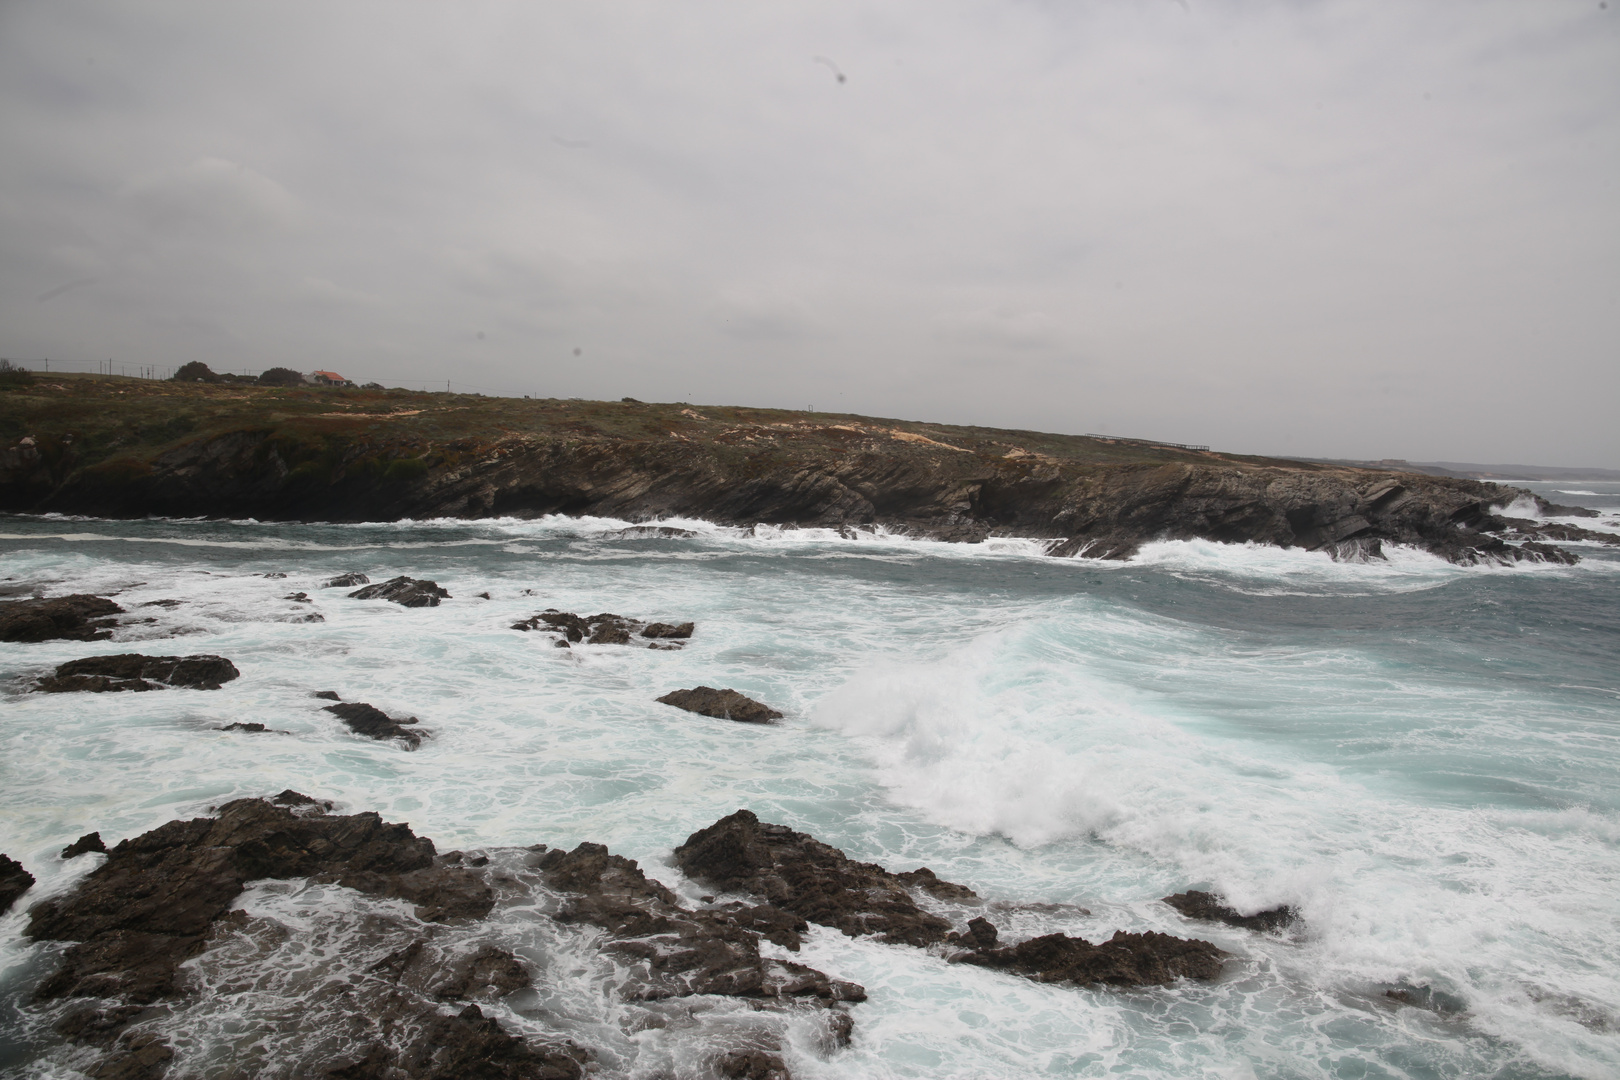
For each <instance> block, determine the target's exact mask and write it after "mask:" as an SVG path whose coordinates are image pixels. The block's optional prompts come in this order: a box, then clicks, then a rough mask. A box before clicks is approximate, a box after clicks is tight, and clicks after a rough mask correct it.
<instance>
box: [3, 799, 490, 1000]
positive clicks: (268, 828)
mask: <svg viewBox="0 0 1620 1080" xmlns="http://www.w3.org/2000/svg"><path fill="white" fill-rule="evenodd" d="M294 877H312V878H315V879H317V880H326V881H333V882H336V883H338V884H341V885H346V886H349V887H351V888H355V889H358V890H360V891H361V892H364V893H368V894H371V895H376V896H390V897H397V898H399V899H402V900H406V901H409V902H410V903H413V904H415V905H417V915H418V917H419V918H422V919H426V920H444V919H450V918H482V917H483V916H484V915H486V914H487V913H488V912H489V910H490V908H491V906H493V904H494V897H493V894H492V893H491V892H490V890H489V887H488V886H487V885H486V884H485V883H484V882H483V881H482V880H481V879H480V878H478V877H477V876H475V875H474V874H472V873H471V872H469V871H467V870H465V869H463V868H460V867H454V866H441V865H438V864H436V862H435V860H434V850H433V842H432V841H431V840H428V839H427V838H425V837H418V836H416V835H415V834H414V833H412V832H411V830H410V829H409V828H408V827H407V826H405V825H390V824H386V823H384V822H383V820H382V819H381V818H380V817H378V816H377V815H376V814H369V813H367V814H354V815H351V816H347V817H332V816H326V815H325V814H324V813H323V812H322V811H321V808H320V807H319V806H317V805H313V804H305V805H302V806H300V807H299V808H298V811H296V812H295V811H294V810H291V809H288V808H286V807H283V806H277V805H275V804H273V803H270V802H267V801H264V800H261V799H238V800H236V801H235V802H231V803H227V804H226V805H224V806H222V807H220V809H219V815H218V817H214V818H194V819H192V820H190V821H171V822H169V823H168V824H167V825H163V826H160V827H159V828H157V829H154V830H152V831H151V832H149V833H145V834H143V835H141V836H138V837H136V838H135V839H133V840H125V841H123V842H121V843H119V844H118V845H117V846H115V847H114V848H113V849H112V850H111V851H109V852H108V853H107V860H106V861H105V862H104V863H102V864H101V865H100V866H98V867H97V868H96V869H95V870H93V871H91V872H90V874H88V875H87V876H86V877H85V878H84V880H83V881H82V882H81V883H80V884H79V887H78V888H77V889H76V890H75V891H74V892H72V893H70V894H68V895H66V896H62V897H55V898H52V899H49V900H45V901H42V902H40V903H39V904H36V905H35V906H34V907H33V909H32V910H31V911H30V912H29V923H28V927H27V930H26V931H25V933H26V934H27V935H28V936H29V937H31V938H34V939H37V940H49V941H71V942H74V943H75V944H74V945H72V946H71V947H69V948H68V949H67V951H66V952H64V953H63V954H62V959H61V965H60V967H59V968H58V969H57V971H56V972H55V973H54V974H52V975H51V976H49V977H48V978H46V979H45V981H44V982H43V983H41V984H40V986H39V988H38V990H37V991H36V994H37V996H38V997H40V998H42V999H51V998H67V997H97V998H116V999H120V1000H122V1001H125V1002H128V1003H131V1004H146V1003H149V1002H152V1001H155V1000H157V999H159V998H161V997H164V996H165V995H168V994H170V993H171V992H173V990H174V979H175V968H176V967H177V966H178V965H179V964H181V963H182V962H184V961H185V960H187V959H188V958H190V957H191V956H194V955H196V953H197V952H199V951H200V950H201V949H202V947H203V942H204V938H205V936H206V935H207V934H208V932H209V930H210V927H211V926H212V924H213V923H214V921H215V920H217V919H218V918H220V917H221V916H222V915H224V914H225V912H226V911H228V910H229V909H230V906H231V903H232V901H234V900H235V899H236V897H237V895H238V894H239V893H241V891H242V888H243V886H244V885H245V883H246V882H248V881H251V880H254V879H257V878H294Z"/></svg>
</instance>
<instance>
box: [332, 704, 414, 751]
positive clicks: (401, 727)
mask: <svg viewBox="0 0 1620 1080" xmlns="http://www.w3.org/2000/svg"><path fill="white" fill-rule="evenodd" d="M325 711H326V712H329V713H331V714H333V715H334V716H336V717H337V718H338V719H339V720H342V721H343V722H344V723H345V724H347V725H348V726H349V730H350V731H352V732H354V733H355V734H356V735H364V736H365V737H366V738H368V739H377V740H379V741H382V742H387V741H388V740H389V739H398V740H399V741H400V742H403V743H404V744H405V747H406V749H408V750H415V749H416V748H417V747H418V746H421V745H422V740H423V739H425V738H426V737H427V734H428V733H427V732H426V731H423V730H421V729H419V728H414V727H411V726H410V725H412V724H415V723H416V722H417V720H416V717H414V716H407V717H406V718H405V719H403V720H396V719H395V718H394V717H392V716H389V715H388V714H387V713H385V712H383V711H382V710H381V709H379V708H377V707H376V706H375V705H367V704H366V703H365V702H363V701H346V702H343V703H342V704H339V705H328V706H326V708H325Z"/></svg>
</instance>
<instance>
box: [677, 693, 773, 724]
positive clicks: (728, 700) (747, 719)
mask: <svg viewBox="0 0 1620 1080" xmlns="http://www.w3.org/2000/svg"><path fill="white" fill-rule="evenodd" d="M657 700H658V703H659V704H660V705H673V706H675V707H676V708H677V709H685V710H686V711H687V712H694V713H697V714H698V715H699V716H712V717H714V718H715V719H717V720H735V721H737V722H738V723H741V724H768V723H770V722H771V721H772V720H780V719H782V714H781V713H780V712H778V711H777V710H775V709H773V708H771V707H770V706H769V705H765V704H763V703H761V702H758V701H755V700H754V699H753V698H751V697H747V696H745V695H743V694H740V693H738V692H737V691H735V690H716V689H715V688H714V687H712V686H698V687H694V688H693V689H691V690H672V691H670V692H669V693H667V694H665V695H664V696H663V697H661V698H658V699H657Z"/></svg>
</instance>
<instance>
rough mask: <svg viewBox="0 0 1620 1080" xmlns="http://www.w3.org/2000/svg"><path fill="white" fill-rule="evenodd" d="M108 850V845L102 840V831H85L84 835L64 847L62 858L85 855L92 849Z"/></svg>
mask: <svg viewBox="0 0 1620 1080" xmlns="http://www.w3.org/2000/svg"><path fill="white" fill-rule="evenodd" d="M106 850H107V845H106V844H104V843H102V842H101V834H100V833H98V832H93V833H85V834H84V835H83V836H81V837H79V838H78V839H77V840H75V841H73V843H71V844H69V845H68V846H67V847H65V848H63V849H62V858H64V859H71V858H74V857H75V856H78V855H83V854H85V853H87V852H91V851H100V852H105V851H106Z"/></svg>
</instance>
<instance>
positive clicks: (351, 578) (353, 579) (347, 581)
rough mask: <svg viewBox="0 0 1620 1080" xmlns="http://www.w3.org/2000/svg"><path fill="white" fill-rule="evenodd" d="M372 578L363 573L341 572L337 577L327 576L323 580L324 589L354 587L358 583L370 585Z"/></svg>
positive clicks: (322, 586)
mask: <svg viewBox="0 0 1620 1080" xmlns="http://www.w3.org/2000/svg"><path fill="white" fill-rule="evenodd" d="M370 584H371V579H370V578H368V577H366V575H364V574H361V573H349V574H339V575H338V576H337V577H335V578H327V579H326V580H325V581H323V582H321V588H323V589H352V588H354V587H355V586H356V585H370Z"/></svg>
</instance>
